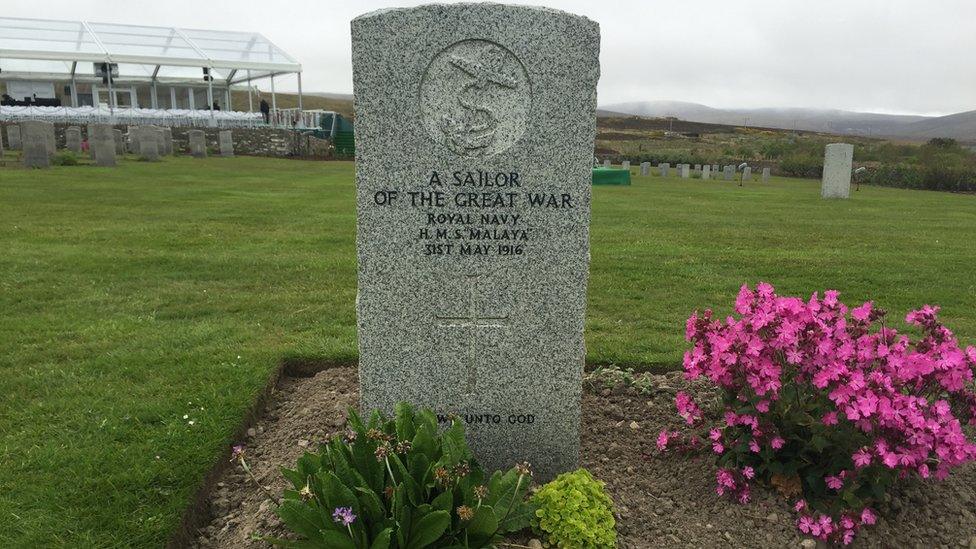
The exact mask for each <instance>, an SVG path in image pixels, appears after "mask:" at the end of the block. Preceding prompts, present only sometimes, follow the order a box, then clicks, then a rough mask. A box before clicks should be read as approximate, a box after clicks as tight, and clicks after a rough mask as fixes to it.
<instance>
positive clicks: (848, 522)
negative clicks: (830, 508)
mask: <svg viewBox="0 0 976 549" xmlns="http://www.w3.org/2000/svg"><path fill="white" fill-rule="evenodd" d="M794 509H795V510H796V511H797V512H798V513H799V514H800V518H798V519H797V521H796V527H797V529H798V530H800V531H801V532H803V533H804V534H807V535H810V536H813V537H814V538H816V539H819V540H821V541H836V542H840V543H841V544H843V545H850V544H851V542H852V541H854V536H856V535H857V532H858V530H860V529H861V527H862V526H870V525H872V524H874V523H875V522H876V521H877V517H875V515H874V511H872V510H871V509H869V508H867V507H865V508H864V509H862V510H861V512H860V513H842V514H841V516H840V517H839V518H837V519H836V520H835V519H834V518H833V517H831V516H830V515H827V514H824V513H817V512H813V511H810V509H809V508H808V507H807V503H806V501H804V500H802V499H801V500H800V501H798V502H796V505H795V506H794Z"/></svg>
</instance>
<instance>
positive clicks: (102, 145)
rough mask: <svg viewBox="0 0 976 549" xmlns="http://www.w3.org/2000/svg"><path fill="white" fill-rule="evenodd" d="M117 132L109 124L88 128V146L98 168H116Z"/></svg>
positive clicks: (94, 125)
mask: <svg viewBox="0 0 976 549" xmlns="http://www.w3.org/2000/svg"><path fill="white" fill-rule="evenodd" d="M115 131H116V130H113V129H112V126H109V125H108V124H92V125H90V126H88V146H89V147H90V148H91V151H92V154H93V155H95V165H96V166H103V167H111V166H115V135H114V134H115ZM119 133H121V132H119Z"/></svg>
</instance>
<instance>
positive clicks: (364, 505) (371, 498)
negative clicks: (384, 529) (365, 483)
mask: <svg viewBox="0 0 976 549" xmlns="http://www.w3.org/2000/svg"><path fill="white" fill-rule="evenodd" d="M355 491H356V493H357V494H359V503H360V505H361V509H362V510H363V513H364V514H365V515H366V518H367V519H369V522H371V523H378V522H381V521H382V520H383V519H384V518H386V508H385V507H384V506H383V501H382V500H380V497H379V496H378V495H376V492H374V491H372V490H370V489H368V488H361V487H359V486H357V487H356V488H355Z"/></svg>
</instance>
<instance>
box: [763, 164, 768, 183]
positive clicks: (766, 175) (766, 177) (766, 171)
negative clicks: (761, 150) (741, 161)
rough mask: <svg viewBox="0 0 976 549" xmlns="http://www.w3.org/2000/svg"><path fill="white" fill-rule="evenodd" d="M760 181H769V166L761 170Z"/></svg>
mask: <svg viewBox="0 0 976 549" xmlns="http://www.w3.org/2000/svg"><path fill="white" fill-rule="evenodd" d="M762 182H763V183H769V168H763V171H762Z"/></svg>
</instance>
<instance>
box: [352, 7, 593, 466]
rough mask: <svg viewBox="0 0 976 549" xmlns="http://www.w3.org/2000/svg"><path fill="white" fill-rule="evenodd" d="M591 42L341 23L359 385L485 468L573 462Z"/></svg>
mask: <svg viewBox="0 0 976 549" xmlns="http://www.w3.org/2000/svg"><path fill="white" fill-rule="evenodd" d="M599 40H600V35H599V26H598V25H597V24H596V23H594V22H593V21H590V20H588V19H586V18H583V17H579V16H576V15H572V14H569V13H564V12H560V11H556V10H550V9H546V8H534V7H524V6H508V5H501V4H454V5H428V6H421V7H417V8H408V9H392V10H382V11H378V12H373V13H370V14H367V15H364V16H361V17H359V18H357V19H355V20H353V22H352V54H353V82H354V88H355V107H356V126H355V131H356V186H357V198H358V237H357V248H358V260H359V295H358V328H359V350H360V378H361V379H360V382H361V385H362V400H363V407H364V408H365V409H374V408H378V409H382V410H385V411H387V412H389V411H391V410H392V409H393V406H394V405H395V404H396V402H398V401H401V400H407V401H411V402H414V403H416V404H419V405H423V406H429V407H431V408H433V409H434V410H435V411H436V412H438V413H440V414H443V415H444V417H445V420H446V417H447V415H448V414H452V413H454V414H458V415H460V416H462V418H463V419H464V421H465V422H466V423H467V425H466V430H467V432H468V440H469V442H470V443H471V445H472V448H473V449H474V451H475V454H476V456H477V458H478V459H479V461H480V462H481V463H483V464H484V465H485V466H487V467H488V468H492V469H493V468H507V467H510V466H512V465H514V464H515V463H516V462H520V461H529V462H530V463H532V465H533V466H534V467H535V468H536V471H537V475H538V478H540V479H541V480H546V479H549V478H552V477H553V476H554V475H555V474H557V473H559V472H562V471H566V470H569V469H572V468H574V467H576V465H577V461H578V455H579V418H580V388H581V387H580V385H581V375H582V371H583V359H584V343H583V323H584V316H585V312H586V283H587V278H588V268H589V219H590V185H591V165H592V162H593V139H594V132H595V126H596V118H595V113H596V84H597V81H598V79H599V72H600V68H599Z"/></svg>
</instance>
